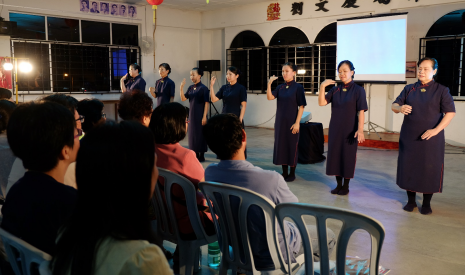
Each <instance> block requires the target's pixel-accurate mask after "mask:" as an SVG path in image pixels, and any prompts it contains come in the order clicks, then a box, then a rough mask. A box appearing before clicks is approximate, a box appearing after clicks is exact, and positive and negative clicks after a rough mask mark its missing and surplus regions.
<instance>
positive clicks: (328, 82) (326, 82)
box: [320, 79, 336, 87]
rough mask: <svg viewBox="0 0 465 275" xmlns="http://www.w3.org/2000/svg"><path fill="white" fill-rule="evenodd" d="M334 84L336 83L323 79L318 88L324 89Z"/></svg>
mask: <svg viewBox="0 0 465 275" xmlns="http://www.w3.org/2000/svg"><path fill="white" fill-rule="evenodd" d="M334 84H336V81H334V80H332V79H325V81H323V83H321V85H320V87H326V86H329V85H334Z"/></svg>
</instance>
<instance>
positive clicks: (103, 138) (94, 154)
mask: <svg viewBox="0 0 465 275" xmlns="http://www.w3.org/2000/svg"><path fill="white" fill-rule="evenodd" d="M81 149H82V150H80V151H79V154H78V157H77V161H76V163H77V166H76V179H77V185H78V191H77V192H78V194H79V196H78V202H77V207H76V211H75V213H74V215H73V216H72V218H71V219H70V220H69V222H68V223H67V224H66V225H65V226H64V227H63V229H62V230H61V231H60V236H59V238H58V241H57V249H56V253H55V254H54V258H53V260H52V263H51V267H52V270H53V274H95V275H100V274H101V275H104V274H173V272H172V271H171V269H170V267H169V265H168V262H167V260H166V258H165V256H164V255H163V252H162V251H161V249H160V248H159V247H158V246H156V245H154V244H151V243H150V242H152V241H153V235H152V231H151V227H150V220H149V218H148V207H147V205H148V204H149V202H150V200H151V197H152V194H153V191H154V189H155V184H156V180H157V178H158V169H157V167H156V154H155V144H154V142H153V135H152V133H151V131H150V130H149V129H147V128H146V127H143V126H142V125H140V124H139V123H136V122H132V121H123V122H121V123H120V124H117V123H116V122H113V121H109V122H106V123H105V124H103V125H101V126H100V127H98V128H95V129H94V130H92V131H91V132H90V133H89V134H87V135H86V145H85V146H83V147H82V148H81Z"/></svg>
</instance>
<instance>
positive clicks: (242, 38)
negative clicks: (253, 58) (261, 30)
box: [230, 31, 265, 49]
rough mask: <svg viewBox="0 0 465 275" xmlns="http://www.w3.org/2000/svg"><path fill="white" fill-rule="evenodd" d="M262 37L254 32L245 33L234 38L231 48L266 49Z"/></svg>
mask: <svg viewBox="0 0 465 275" xmlns="http://www.w3.org/2000/svg"><path fill="white" fill-rule="evenodd" d="M264 46H265V43H264V42H263V40H262V38H261V37H260V35H258V34H257V33H256V32H253V31H243V32H241V33H239V34H238V35H236V37H234V40H233V42H232V43H231V47H230V48H233V49H234V48H236V49H237V48H250V47H264Z"/></svg>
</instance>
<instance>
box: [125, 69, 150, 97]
mask: <svg viewBox="0 0 465 275" xmlns="http://www.w3.org/2000/svg"><path fill="white" fill-rule="evenodd" d="M141 73H142V70H141V68H140V66H139V65H137V63H134V64H131V65H129V73H127V74H126V75H124V76H123V77H122V78H121V81H120V87H121V92H123V93H124V92H132V90H141V91H143V92H145V86H146V83H145V80H144V79H143V78H142V77H141V76H140V74H141ZM128 75H129V76H130V77H131V78H129V79H128V80H127V78H128Z"/></svg>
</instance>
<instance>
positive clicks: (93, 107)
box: [77, 98, 106, 134]
mask: <svg viewBox="0 0 465 275" xmlns="http://www.w3.org/2000/svg"><path fill="white" fill-rule="evenodd" d="M103 106H104V105H103V102H102V101H100V100H98V99H95V98H93V99H83V100H81V101H79V103H78V104H77V108H78V110H79V114H80V115H82V116H84V117H85V119H84V122H83V123H82V131H83V132H84V133H86V134H87V133H88V132H89V131H92V129H94V128H95V127H97V126H99V125H101V124H103V123H105V120H106V116H105V114H104V113H103Z"/></svg>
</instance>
